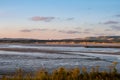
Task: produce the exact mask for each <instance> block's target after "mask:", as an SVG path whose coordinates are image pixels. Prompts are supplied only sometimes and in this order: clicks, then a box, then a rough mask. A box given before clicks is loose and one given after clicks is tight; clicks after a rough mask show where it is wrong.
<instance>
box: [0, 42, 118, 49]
mask: <svg viewBox="0 0 120 80" xmlns="http://www.w3.org/2000/svg"><path fill="white" fill-rule="evenodd" d="M9 44H10V45H25V46H52V47H85V48H120V43H78V44H69V43H64V44H53V43H49V44H41V43H30V44H29V43H0V45H9Z"/></svg>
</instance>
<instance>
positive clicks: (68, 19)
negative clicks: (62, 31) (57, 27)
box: [66, 17, 75, 21]
mask: <svg viewBox="0 0 120 80" xmlns="http://www.w3.org/2000/svg"><path fill="white" fill-rule="evenodd" d="M74 19H75V18H73V17H71V18H67V19H66V20H67V21H71V20H74Z"/></svg>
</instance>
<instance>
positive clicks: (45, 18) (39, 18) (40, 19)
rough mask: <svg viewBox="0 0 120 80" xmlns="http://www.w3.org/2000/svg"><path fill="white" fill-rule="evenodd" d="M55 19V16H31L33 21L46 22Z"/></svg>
mask: <svg viewBox="0 0 120 80" xmlns="http://www.w3.org/2000/svg"><path fill="white" fill-rule="evenodd" d="M54 19H55V17H42V16H34V17H32V18H31V20H32V21H44V22H50V21H52V20H54Z"/></svg>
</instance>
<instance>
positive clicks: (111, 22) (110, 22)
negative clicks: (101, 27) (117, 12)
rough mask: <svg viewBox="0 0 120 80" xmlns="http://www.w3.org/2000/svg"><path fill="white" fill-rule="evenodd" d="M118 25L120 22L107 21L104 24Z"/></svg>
mask: <svg viewBox="0 0 120 80" xmlns="http://www.w3.org/2000/svg"><path fill="white" fill-rule="evenodd" d="M118 23H120V22H118V21H107V22H105V23H103V24H118Z"/></svg>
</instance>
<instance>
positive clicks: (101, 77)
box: [0, 62, 120, 80]
mask: <svg viewBox="0 0 120 80" xmlns="http://www.w3.org/2000/svg"><path fill="white" fill-rule="evenodd" d="M116 65H117V62H113V64H112V65H111V66H110V67H108V68H109V69H110V71H109V72H106V71H101V72H100V71H99V67H100V66H96V67H93V68H91V71H90V72H87V68H86V67H82V68H81V69H79V68H73V69H70V70H68V69H65V68H63V67H60V68H58V69H57V70H54V71H52V73H48V72H47V71H46V70H45V69H41V70H38V71H37V72H35V73H34V75H33V74H30V73H27V74H25V73H24V71H23V70H21V69H18V70H17V71H16V73H15V74H14V75H11V76H5V75H4V76H2V78H1V79H0V80H120V73H118V72H117V69H116Z"/></svg>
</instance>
